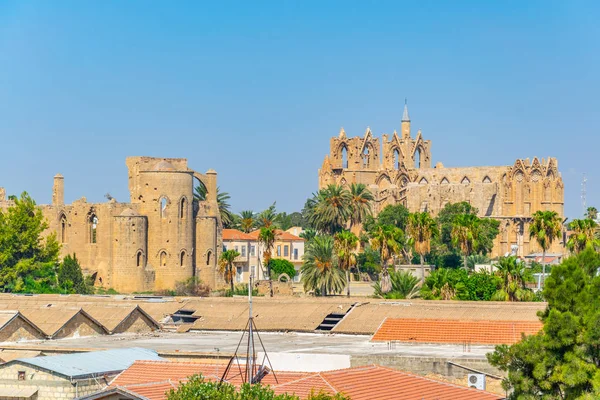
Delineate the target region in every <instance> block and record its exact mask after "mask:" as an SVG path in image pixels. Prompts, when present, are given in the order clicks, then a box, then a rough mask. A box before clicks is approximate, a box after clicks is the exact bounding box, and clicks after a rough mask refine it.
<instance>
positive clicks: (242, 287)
mask: <svg viewBox="0 0 600 400" xmlns="http://www.w3.org/2000/svg"><path fill="white" fill-rule="evenodd" d="M247 295H248V284H247V283H238V284H237V285H235V287H234V288H233V291H232V290H227V291H226V292H225V297H232V296H247ZM252 296H258V289H256V288H253V289H252Z"/></svg>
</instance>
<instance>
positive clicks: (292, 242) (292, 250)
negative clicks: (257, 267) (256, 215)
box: [248, 229, 304, 282]
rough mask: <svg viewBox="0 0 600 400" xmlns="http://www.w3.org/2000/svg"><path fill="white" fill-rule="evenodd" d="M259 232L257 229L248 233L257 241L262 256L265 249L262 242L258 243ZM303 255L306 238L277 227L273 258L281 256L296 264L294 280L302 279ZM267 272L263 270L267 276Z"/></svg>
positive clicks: (259, 253) (272, 252) (263, 273)
mask: <svg viewBox="0 0 600 400" xmlns="http://www.w3.org/2000/svg"><path fill="white" fill-rule="evenodd" d="M259 234H260V231H259V230H255V231H253V232H250V233H249V234H248V235H250V236H251V237H252V238H254V240H256V241H257V244H258V247H257V249H258V250H259V252H258V255H259V256H260V257H262V255H263V253H264V251H265V249H264V246H263V245H262V244H260V243H258V235H259ZM302 256H304V239H302V238H301V237H299V236H296V235H293V234H291V233H289V232H287V231H282V230H280V229H277V230H276V231H275V243H274V244H273V249H272V250H271V258H281V259H283V260H287V261H289V262H291V263H292V264H294V269H295V270H296V276H295V277H294V282H299V281H300V277H301V269H302ZM266 272H267V271H266V270H265V271H261V273H262V276H263V277H264V276H265V274H266Z"/></svg>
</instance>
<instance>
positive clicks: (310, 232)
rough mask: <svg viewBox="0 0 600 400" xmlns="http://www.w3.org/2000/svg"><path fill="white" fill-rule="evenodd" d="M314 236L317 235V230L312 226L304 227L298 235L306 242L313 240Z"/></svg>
mask: <svg viewBox="0 0 600 400" xmlns="http://www.w3.org/2000/svg"><path fill="white" fill-rule="evenodd" d="M315 236H317V231H315V230H314V229H312V228H308V229H305V230H304V231H302V233H301V234H300V237H301V238H302V239H304V240H306V241H307V242H310V241H311V240H313V239H314V237H315Z"/></svg>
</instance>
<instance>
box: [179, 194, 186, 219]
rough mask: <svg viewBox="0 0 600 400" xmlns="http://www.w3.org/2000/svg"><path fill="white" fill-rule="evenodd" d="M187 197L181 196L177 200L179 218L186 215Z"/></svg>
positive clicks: (183, 217)
mask: <svg viewBox="0 0 600 400" xmlns="http://www.w3.org/2000/svg"><path fill="white" fill-rule="evenodd" d="M187 204H188V201H187V198H186V197H185V196H183V197H182V198H181V199H180V200H179V219H185V218H186V217H187Z"/></svg>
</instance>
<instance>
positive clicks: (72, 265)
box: [57, 254, 94, 294]
mask: <svg viewBox="0 0 600 400" xmlns="http://www.w3.org/2000/svg"><path fill="white" fill-rule="evenodd" d="M57 279H58V286H59V290H60V291H61V293H78V294H91V293H93V292H94V290H93V288H92V287H89V286H88V284H87V282H86V281H85V279H84V277H83V273H82V272H81V266H80V265H79V261H78V260H77V256H76V255H75V254H73V256H71V255H67V256H66V257H65V258H64V260H63V262H62V263H61V264H60V266H59V267H58V276H57Z"/></svg>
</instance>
